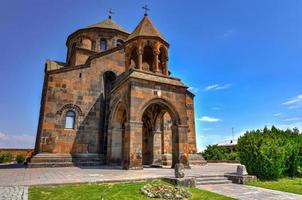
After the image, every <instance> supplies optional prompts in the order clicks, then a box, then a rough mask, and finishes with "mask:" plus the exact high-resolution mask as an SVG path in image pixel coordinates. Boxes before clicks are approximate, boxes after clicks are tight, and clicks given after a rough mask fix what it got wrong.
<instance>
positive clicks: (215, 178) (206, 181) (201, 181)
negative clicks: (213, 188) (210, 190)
mask: <svg viewBox="0 0 302 200" xmlns="http://www.w3.org/2000/svg"><path fill="white" fill-rule="evenodd" d="M195 180H196V186H199V185H213V184H229V183H232V181H231V180H228V178H227V177H225V176H224V175H208V176H199V177H196V179H195Z"/></svg>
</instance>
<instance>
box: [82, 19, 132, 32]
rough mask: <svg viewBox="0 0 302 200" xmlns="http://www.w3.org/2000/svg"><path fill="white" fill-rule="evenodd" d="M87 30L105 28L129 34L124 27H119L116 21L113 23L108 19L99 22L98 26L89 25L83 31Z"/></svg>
mask: <svg viewBox="0 0 302 200" xmlns="http://www.w3.org/2000/svg"><path fill="white" fill-rule="evenodd" d="M86 28H103V29H111V30H117V31H121V32H125V33H128V34H129V32H128V31H127V30H126V29H124V28H123V27H122V26H120V25H118V24H117V23H116V22H115V21H113V20H112V19H111V18H108V19H106V20H104V21H101V22H98V23H96V24H92V25H89V26H87V27H85V28H82V29H86Z"/></svg>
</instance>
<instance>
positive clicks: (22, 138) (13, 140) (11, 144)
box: [0, 131, 35, 148]
mask: <svg viewBox="0 0 302 200" xmlns="http://www.w3.org/2000/svg"><path fill="white" fill-rule="evenodd" d="M34 143H35V137H34V136H33V135H27V134H22V135H12V134H6V133H3V132H1V131H0V147H1V148H33V147H34Z"/></svg>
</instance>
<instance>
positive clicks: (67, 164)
mask: <svg viewBox="0 0 302 200" xmlns="http://www.w3.org/2000/svg"><path fill="white" fill-rule="evenodd" d="M101 165H104V163H103V162H45V163H42V162H41V163H32V162H30V163H28V167H29V168H40V167H73V166H101Z"/></svg>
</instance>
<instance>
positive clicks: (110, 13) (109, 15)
mask: <svg viewBox="0 0 302 200" xmlns="http://www.w3.org/2000/svg"><path fill="white" fill-rule="evenodd" d="M107 13H108V17H109V19H111V17H112V15H113V14H114V12H113V11H112V9H111V8H109V9H108V10H107Z"/></svg>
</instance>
